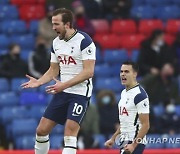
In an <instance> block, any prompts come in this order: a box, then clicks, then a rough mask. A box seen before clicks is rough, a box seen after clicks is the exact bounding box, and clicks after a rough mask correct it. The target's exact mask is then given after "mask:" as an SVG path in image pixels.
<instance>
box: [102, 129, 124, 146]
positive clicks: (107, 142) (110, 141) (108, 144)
mask: <svg viewBox="0 0 180 154" xmlns="http://www.w3.org/2000/svg"><path fill="white" fill-rule="evenodd" d="M120 133H121V132H120V127H119V128H118V129H117V130H116V132H115V133H114V134H113V136H112V137H111V138H110V139H109V140H107V141H106V142H105V143H104V146H105V147H107V148H112V146H113V145H114V142H115V139H116V136H117V135H119V134H120Z"/></svg>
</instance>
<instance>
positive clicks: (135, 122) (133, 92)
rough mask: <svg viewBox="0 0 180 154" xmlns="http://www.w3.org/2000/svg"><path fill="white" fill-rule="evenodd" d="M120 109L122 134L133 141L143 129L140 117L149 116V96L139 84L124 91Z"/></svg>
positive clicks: (119, 105)
mask: <svg viewBox="0 0 180 154" xmlns="http://www.w3.org/2000/svg"><path fill="white" fill-rule="evenodd" d="M118 108H119V121H120V131H121V134H125V135H127V139H128V140H129V141H133V140H134V139H135V137H136V136H137V134H138V132H139V130H140V129H141V123H140V121H139V116H138V115H139V114H146V113H147V114H149V99H148V95H147V93H146V92H145V90H144V89H143V88H142V87H141V86H140V85H139V84H138V85H136V86H135V87H132V88H131V89H129V90H126V89H124V90H123V91H122V93H121V99H120V101H119V104H118Z"/></svg>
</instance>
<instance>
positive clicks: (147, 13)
mask: <svg viewBox="0 0 180 154" xmlns="http://www.w3.org/2000/svg"><path fill="white" fill-rule="evenodd" d="M130 14H131V17H132V18H135V19H152V18H154V9H153V8H152V7H151V6H149V5H141V6H134V7H132V9H131V11H130Z"/></svg>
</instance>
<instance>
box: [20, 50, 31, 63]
mask: <svg viewBox="0 0 180 154" xmlns="http://www.w3.org/2000/svg"><path fill="white" fill-rule="evenodd" d="M30 52H31V50H22V51H21V53H20V56H21V58H22V59H23V60H25V61H28V58H29V54H30Z"/></svg>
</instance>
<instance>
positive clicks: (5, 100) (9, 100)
mask: <svg viewBox="0 0 180 154" xmlns="http://www.w3.org/2000/svg"><path fill="white" fill-rule="evenodd" d="M18 103H19V96H18V95H17V94H16V93H15V92H12V91H11V92H4V93H0V107H5V106H11V107H12V106H15V105H17V104H18Z"/></svg>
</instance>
